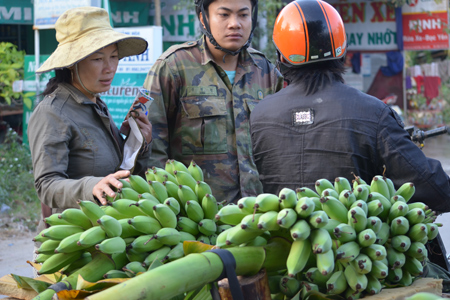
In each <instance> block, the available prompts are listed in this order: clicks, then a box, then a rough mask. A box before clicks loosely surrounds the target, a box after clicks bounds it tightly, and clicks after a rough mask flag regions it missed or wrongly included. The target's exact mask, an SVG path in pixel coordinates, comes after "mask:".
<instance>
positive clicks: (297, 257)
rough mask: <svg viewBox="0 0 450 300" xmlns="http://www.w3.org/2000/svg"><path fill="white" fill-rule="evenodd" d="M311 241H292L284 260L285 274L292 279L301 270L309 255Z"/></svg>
mask: <svg viewBox="0 0 450 300" xmlns="http://www.w3.org/2000/svg"><path fill="white" fill-rule="evenodd" d="M311 251H312V250H311V241H310V240H309V239H305V240H294V241H293V242H292V246H291V249H290V250H289V255H288V257H287V260H286V267H287V273H288V275H289V276H290V277H294V276H295V275H297V274H298V273H299V272H301V271H302V270H303V268H304V267H305V265H306V262H307V261H308V258H309V256H310V254H311Z"/></svg>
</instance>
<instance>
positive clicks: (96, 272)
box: [32, 252, 126, 300]
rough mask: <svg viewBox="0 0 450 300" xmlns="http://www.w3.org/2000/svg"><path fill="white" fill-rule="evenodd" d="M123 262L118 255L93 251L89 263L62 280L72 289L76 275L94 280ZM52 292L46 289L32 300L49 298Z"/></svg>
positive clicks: (121, 265) (76, 278) (49, 299)
mask: <svg viewBox="0 0 450 300" xmlns="http://www.w3.org/2000/svg"><path fill="white" fill-rule="evenodd" d="M125 263H126V259H122V258H120V257H119V256H117V258H116V259H114V260H113V259H112V258H111V257H110V256H109V255H106V254H104V253H101V252H95V253H93V258H92V260H91V261H90V262H89V263H87V264H86V265H85V266H84V267H82V268H80V269H79V270H78V271H76V272H74V273H72V274H71V275H70V276H68V277H67V278H65V279H63V280H62V282H64V283H65V284H66V285H67V287H68V289H70V288H72V289H74V288H76V286H77V281H78V275H81V277H83V279H85V280H87V281H89V282H96V281H98V280H100V279H103V275H104V274H105V273H106V272H108V271H109V270H115V269H121V268H122V267H123V266H124V265H125ZM69 287H70V288H69ZM54 294H56V292H55V291H54V290H52V289H46V290H45V291H43V292H41V293H40V294H39V295H37V296H36V297H34V298H33V299H32V300H51V299H52V297H53V295H54Z"/></svg>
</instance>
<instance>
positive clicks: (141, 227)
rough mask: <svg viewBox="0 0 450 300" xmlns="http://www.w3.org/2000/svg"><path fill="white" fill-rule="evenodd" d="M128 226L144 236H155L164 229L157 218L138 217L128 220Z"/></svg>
mask: <svg viewBox="0 0 450 300" xmlns="http://www.w3.org/2000/svg"><path fill="white" fill-rule="evenodd" d="M128 224H130V225H131V226H133V227H134V229H136V230H137V231H139V232H142V233H143V234H155V233H157V232H158V230H160V229H161V228H162V226H161V224H160V223H159V221H158V220H157V219H156V218H152V217H150V216H136V217H134V218H131V219H129V220H128ZM119 225H120V224H119Z"/></svg>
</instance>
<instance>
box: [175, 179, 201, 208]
mask: <svg viewBox="0 0 450 300" xmlns="http://www.w3.org/2000/svg"><path fill="white" fill-rule="evenodd" d="M178 198H179V199H180V206H181V207H183V208H184V207H185V206H186V202H188V201H198V197H197V194H195V192H194V190H193V189H191V188H190V187H189V186H187V185H183V184H179V185H178Z"/></svg>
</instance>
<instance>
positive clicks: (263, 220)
mask: <svg viewBox="0 0 450 300" xmlns="http://www.w3.org/2000/svg"><path fill="white" fill-rule="evenodd" d="M277 218H278V211H273V210H270V211H267V212H265V213H263V214H262V215H261V216H260V217H259V219H258V228H259V229H260V230H263V231H266V230H268V231H276V230H279V229H280V225H279V224H278V220H277Z"/></svg>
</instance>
